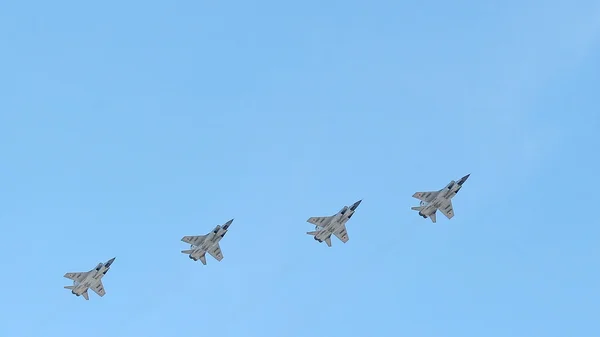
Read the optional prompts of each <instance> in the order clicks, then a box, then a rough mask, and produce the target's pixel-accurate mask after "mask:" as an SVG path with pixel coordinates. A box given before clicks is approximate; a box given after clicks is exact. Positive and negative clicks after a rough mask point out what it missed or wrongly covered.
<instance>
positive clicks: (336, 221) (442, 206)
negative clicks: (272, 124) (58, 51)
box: [64, 174, 470, 300]
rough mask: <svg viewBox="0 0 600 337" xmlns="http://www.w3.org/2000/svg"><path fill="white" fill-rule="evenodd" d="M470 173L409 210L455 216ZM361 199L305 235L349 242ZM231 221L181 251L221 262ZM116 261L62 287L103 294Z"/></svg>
mask: <svg viewBox="0 0 600 337" xmlns="http://www.w3.org/2000/svg"><path fill="white" fill-rule="evenodd" d="M469 176H470V174H467V175H466V176H464V177H462V178H460V179H459V180H458V181H454V180H452V181H450V183H448V185H446V186H445V187H444V188H442V189H440V190H438V191H429V192H416V193H415V194H413V198H416V199H419V200H420V201H421V202H420V205H419V206H415V207H411V209H412V210H414V211H418V212H419V215H420V216H422V217H423V218H425V219H427V218H429V219H430V220H431V222H433V223H436V221H437V219H436V213H437V211H438V210H439V211H440V212H441V213H442V214H444V215H445V216H446V218H448V219H452V218H453V217H454V207H453V206H452V198H454V197H455V196H456V194H457V193H458V191H460V189H461V188H462V185H463V184H464V183H465V181H467V179H468V178H469ZM361 202H362V200H359V201H357V202H355V203H354V204H352V205H350V206H344V207H342V209H341V210H340V211H339V212H337V213H336V214H334V215H330V216H321V217H311V218H308V220H306V222H308V223H311V224H313V225H315V230H314V231H311V232H307V233H306V234H308V235H312V236H313V237H314V239H315V240H316V241H318V242H319V243H322V242H323V241H325V243H326V244H327V246H329V247H331V236H332V235H334V236H335V237H337V238H338V239H339V240H340V241H342V242H343V243H346V242H348V240H349V237H348V231H347V230H346V223H347V222H348V220H350V218H351V217H352V215H353V214H354V212H356V209H357V208H358V206H359V205H360V203H361ZM231 223H233V219H231V220H229V221H227V222H226V223H225V224H223V225H222V226H221V225H217V226H216V227H215V228H214V229H213V230H212V231H211V232H209V233H208V234H206V235H196V236H184V237H183V238H182V239H181V241H183V242H185V243H187V244H189V245H190V249H187V250H182V251H181V252H182V253H183V254H188V256H189V258H190V259H192V260H194V261H198V260H200V261H201V262H202V264H204V265H206V253H208V254H209V255H211V256H212V257H213V258H214V259H215V260H217V261H221V260H222V259H223V253H222V252H221V246H220V245H219V242H220V241H221V240H222V239H223V237H225V234H227V231H228V230H229V226H231ZM114 261H115V258H114V257H113V258H112V259H110V260H108V261H107V262H106V263H102V262H101V263H98V265H97V266H96V267H95V268H94V269H92V270H90V271H87V272H75V273H66V274H65V275H64V277H66V278H68V279H70V280H73V285H72V286H65V289H69V290H71V293H72V294H74V295H76V296H78V297H79V296H83V298H85V299H86V300H89V299H90V298H89V294H88V290H89V289H91V290H92V291H93V292H95V293H96V294H97V295H98V296H100V297H103V296H104V295H105V294H106V291H105V290H104V285H103V284H102V278H103V277H104V276H105V275H106V273H107V272H108V270H109V269H110V266H111V265H112V263H113V262H114Z"/></svg>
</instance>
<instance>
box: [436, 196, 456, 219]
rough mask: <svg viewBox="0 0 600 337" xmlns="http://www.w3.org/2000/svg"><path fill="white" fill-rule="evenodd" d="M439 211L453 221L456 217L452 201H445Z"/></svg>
mask: <svg viewBox="0 0 600 337" xmlns="http://www.w3.org/2000/svg"><path fill="white" fill-rule="evenodd" d="M438 209H439V210H440V212H442V213H443V214H444V215H445V216H446V218H448V219H452V217H453V216H454V208H453V207H452V200H447V201H444V202H443V203H442V204H441V205H440V207H439V208H438Z"/></svg>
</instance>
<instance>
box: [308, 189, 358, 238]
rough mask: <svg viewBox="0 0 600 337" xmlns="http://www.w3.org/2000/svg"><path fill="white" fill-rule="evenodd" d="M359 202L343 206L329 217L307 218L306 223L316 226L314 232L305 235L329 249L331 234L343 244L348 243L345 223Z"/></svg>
mask: <svg viewBox="0 0 600 337" xmlns="http://www.w3.org/2000/svg"><path fill="white" fill-rule="evenodd" d="M361 201H362V200H359V201H357V202H355V203H354V204H352V206H350V207H348V206H344V207H343V208H342V209H341V210H340V211H339V212H337V213H336V214H334V215H331V216H321V217H312V218H309V219H308V220H306V222H309V223H311V224H313V225H316V227H315V231H312V232H307V233H306V234H308V235H314V237H315V240H317V241H319V242H323V241H325V243H326V244H327V246H329V247H331V234H333V235H335V236H336V237H337V238H338V239H340V241H342V242H343V243H346V242H348V240H349V238H348V232H347V231H346V222H348V220H349V219H350V218H351V217H352V215H353V214H354V211H356V208H357V207H358V205H360V203H361Z"/></svg>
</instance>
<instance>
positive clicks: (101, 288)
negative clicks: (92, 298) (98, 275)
mask: <svg viewBox="0 0 600 337" xmlns="http://www.w3.org/2000/svg"><path fill="white" fill-rule="evenodd" d="M90 289H92V290H93V291H94V292H95V293H96V294H98V296H100V297H102V296H104V295H106V291H105V290H104V285H103V284H102V280H98V283H96V284H95V285H94V286H92V287H90Z"/></svg>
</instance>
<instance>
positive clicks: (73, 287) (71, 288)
mask: <svg viewBox="0 0 600 337" xmlns="http://www.w3.org/2000/svg"><path fill="white" fill-rule="evenodd" d="M65 289H69V290H73V289H75V286H65Z"/></svg>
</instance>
